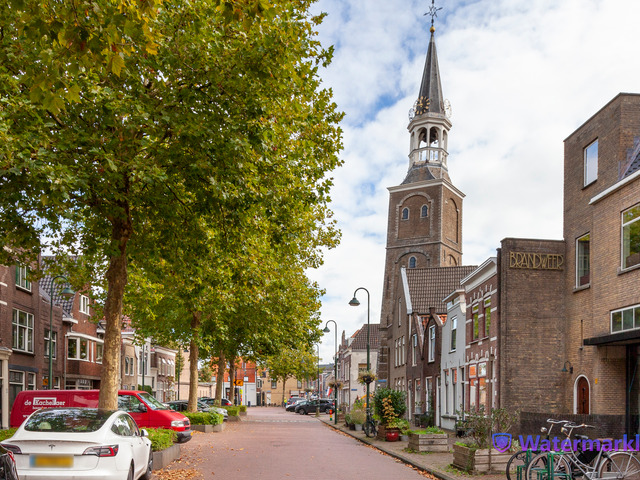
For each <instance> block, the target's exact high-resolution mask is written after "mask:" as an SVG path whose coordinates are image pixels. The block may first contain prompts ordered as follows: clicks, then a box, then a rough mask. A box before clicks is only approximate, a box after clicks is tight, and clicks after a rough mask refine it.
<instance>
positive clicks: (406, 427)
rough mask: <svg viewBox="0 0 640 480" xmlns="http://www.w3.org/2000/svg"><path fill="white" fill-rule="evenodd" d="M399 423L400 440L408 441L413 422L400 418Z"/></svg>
mask: <svg viewBox="0 0 640 480" xmlns="http://www.w3.org/2000/svg"><path fill="white" fill-rule="evenodd" d="M398 424H399V425H400V426H399V428H400V441H401V442H408V441H409V433H410V432H411V424H410V423H409V420H404V419H399V422H398Z"/></svg>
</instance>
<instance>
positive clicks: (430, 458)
mask: <svg viewBox="0 0 640 480" xmlns="http://www.w3.org/2000/svg"><path fill="white" fill-rule="evenodd" d="M320 420H321V421H322V422H323V423H325V424H326V425H327V426H329V427H331V428H334V429H336V430H338V431H340V432H342V433H344V434H346V435H350V436H352V437H353V438H356V439H358V440H360V441H361V442H363V443H366V444H368V445H371V446H372V447H375V448H377V449H378V450H381V451H382V452H384V453H387V454H389V455H391V456H393V457H395V458H397V459H399V460H402V461H403V462H405V463H408V464H409V465H412V466H414V467H416V468H419V469H422V470H424V471H426V472H428V473H430V474H432V475H434V476H435V477H437V478H440V479H441V480H459V479H465V480H473V479H482V480H503V479H504V478H506V476H505V475H504V474H501V475H496V474H492V475H470V474H467V473H465V472H463V471H461V470H458V469H457V468H455V467H453V466H451V463H452V462H453V453H452V452H450V453H408V452H406V451H405V450H404V449H406V448H407V447H408V446H409V442H400V441H398V442H386V441H383V440H378V439H377V438H367V436H366V435H365V434H364V432H356V431H353V430H349V429H348V428H346V427H345V426H344V423H342V424H340V423H338V425H337V426H336V425H334V424H333V422H329V416H328V415H322V416H321V417H320ZM455 441H456V438H455V437H454V436H450V437H449V447H450V449H453V447H452V445H453V444H454V443H455Z"/></svg>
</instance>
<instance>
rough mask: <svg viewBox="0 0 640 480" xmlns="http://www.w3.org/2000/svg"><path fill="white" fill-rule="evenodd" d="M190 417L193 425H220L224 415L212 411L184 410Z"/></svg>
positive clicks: (186, 415) (185, 414)
mask: <svg viewBox="0 0 640 480" xmlns="http://www.w3.org/2000/svg"><path fill="white" fill-rule="evenodd" d="M182 413H183V414H184V416H185V417H187V418H188V419H189V421H190V422H191V425H218V424H220V423H222V421H223V417H222V415H221V414H219V413H210V412H194V413H190V412H182Z"/></svg>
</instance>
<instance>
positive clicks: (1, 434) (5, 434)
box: [0, 428, 17, 442]
mask: <svg viewBox="0 0 640 480" xmlns="http://www.w3.org/2000/svg"><path fill="white" fill-rule="evenodd" d="M16 430H17V428H10V429H8V430H0V442H2V441H4V440H6V439H7V438H11V437H13V434H14V433H16Z"/></svg>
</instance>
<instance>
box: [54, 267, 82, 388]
mask: <svg viewBox="0 0 640 480" xmlns="http://www.w3.org/2000/svg"><path fill="white" fill-rule="evenodd" d="M59 278H64V280H65V282H69V280H67V277H65V276H64V275H58V276H57V277H53V279H52V280H51V288H50V290H49V300H50V302H49V303H50V304H51V307H50V308H49V379H48V380H47V387H48V390H51V388H52V384H54V383H55V382H54V381H53V286H54V284H55V283H56V280H57V279H59ZM75 294H76V292H74V291H73V290H71V289H70V288H69V287H64V288H63V289H62V291H61V292H60V296H61V297H62V298H66V299H69V298H73V297H74V296H75ZM56 346H57V345H56Z"/></svg>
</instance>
